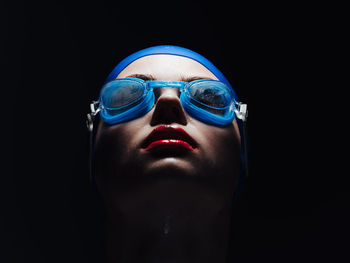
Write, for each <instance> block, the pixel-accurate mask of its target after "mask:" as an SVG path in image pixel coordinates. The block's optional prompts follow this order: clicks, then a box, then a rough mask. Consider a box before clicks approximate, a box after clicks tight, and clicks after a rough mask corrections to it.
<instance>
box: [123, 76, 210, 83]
mask: <svg viewBox="0 0 350 263" xmlns="http://www.w3.org/2000/svg"><path fill="white" fill-rule="evenodd" d="M126 78H139V79H143V80H145V81H146V80H156V78H155V77H154V76H152V75H151V74H131V75H129V76H127V77H126ZM200 79H208V80H214V79H212V78H209V77H201V76H189V77H181V78H180V81H184V82H191V81H195V80H200Z"/></svg>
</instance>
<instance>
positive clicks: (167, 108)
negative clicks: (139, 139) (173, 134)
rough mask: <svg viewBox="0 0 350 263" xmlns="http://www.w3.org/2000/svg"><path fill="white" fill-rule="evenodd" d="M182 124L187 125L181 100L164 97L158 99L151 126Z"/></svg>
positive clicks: (175, 97)
mask: <svg viewBox="0 0 350 263" xmlns="http://www.w3.org/2000/svg"><path fill="white" fill-rule="evenodd" d="M170 123H180V124H182V125H186V124H187V118H186V113H185V112H184V110H183V108H182V105H181V102H180V99H179V98H178V97H177V96H165V95H162V96H161V97H159V98H158V100H157V102H156V105H155V109H154V112H153V116H152V120H151V125H157V124H170Z"/></svg>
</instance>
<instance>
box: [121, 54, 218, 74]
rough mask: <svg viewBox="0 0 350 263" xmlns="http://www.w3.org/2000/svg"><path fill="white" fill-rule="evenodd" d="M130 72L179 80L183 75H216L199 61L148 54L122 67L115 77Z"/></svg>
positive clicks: (174, 56)
mask: <svg viewBox="0 0 350 263" xmlns="http://www.w3.org/2000/svg"><path fill="white" fill-rule="evenodd" d="M132 74H147V75H152V76H153V77H154V78H155V79H158V80H179V79H182V78H184V77H194V76H195V77H202V78H209V79H216V80H217V77H216V76H215V75H214V74H213V73H212V72H211V71H209V70H208V69H207V68H206V67H204V66H203V65H202V64H200V63H199V62H197V61H195V60H192V59H190V58H186V57H181V56H176V55H165V54H164V55H163V54H162V55H159V54H158V55H150V56H145V57H142V58H139V59H137V60H135V61H133V62H132V63H130V64H129V65H128V66H127V67H126V68H125V69H123V70H122V71H121V72H120V73H119V75H118V76H117V78H125V77H127V76H129V75H132Z"/></svg>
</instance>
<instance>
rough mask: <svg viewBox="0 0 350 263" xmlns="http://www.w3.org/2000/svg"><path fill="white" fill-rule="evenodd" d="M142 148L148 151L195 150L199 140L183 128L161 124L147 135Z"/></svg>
mask: <svg viewBox="0 0 350 263" xmlns="http://www.w3.org/2000/svg"><path fill="white" fill-rule="evenodd" d="M142 148H144V149H145V150H146V151H159V150H168V151H172V150H173V151H176V150H181V151H182V150H186V151H193V150H194V149H195V148H197V142H196V141H195V140H194V139H193V138H192V137H191V136H190V135H188V134H187V133H186V132H185V131H184V130H183V129H181V128H174V127H171V126H169V125H161V126H158V127H157V128H155V129H154V130H153V131H152V132H151V133H150V134H149V135H148V136H147V138H146V139H145V141H144V143H143V145H142Z"/></svg>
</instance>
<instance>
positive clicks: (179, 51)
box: [105, 45, 239, 101]
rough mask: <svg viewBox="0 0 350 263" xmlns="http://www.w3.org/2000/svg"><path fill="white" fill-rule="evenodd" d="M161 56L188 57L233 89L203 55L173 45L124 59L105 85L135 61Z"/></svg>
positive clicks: (153, 48)
mask: <svg viewBox="0 0 350 263" xmlns="http://www.w3.org/2000/svg"><path fill="white" fill-rule="evenodd" d="M159 54H166V55H175V56H181V57H186V58H190V59H193V60H195V61H197V62H199V63H200V64H202V65H203V66H204V67H206V68H207V69H208V70H210V71H211V72H212V73H213V74H214V75H215V76H216V77H217V78H218V79H219V80H220V81H221V82H223V83H225V84H226V85H227V86H229V87H230V88H232V86H231V84H230V83H229V81H228V80H227V79H226V77H225V76H224V74H222V73H221V71H220V70H219V69H218V68H217V67H215V66H214V64H213V63H211V62H210V61H209V60H208V59H206V58H205V57H203V56H202V55H200V54H198V53H196V52H194V51H192V50H189V49H187V48H183V47H179V46H173V45H160V46H154V47H149V48H145V49H142V50H140V51H137V52H135V53H133V54H131V55H130V56H128V57H126V58H125V59H123V60H122V61H121V62H120V63H119V64H118V65H117V66H116V67H115V68H114V69H113V71H112V72H111V73H110V74H109V75H108V77H107V79H106V81H105V83H107V82H109V81H111V80H114V79H115V78H116V77H117V76H118V75H119V73H120V72H121V71H122V70H123V69H124V68H126V67H127V66H128V65H129V64H131V63H132V62H133V61H135V60H137V59H139V58H141V57H145V56H150V55H159ZM232 90H233V95H234V98H235V100H236V101H239V100H238V97H237V95H236V92H235V91H234V89H233V88H232Z"/></svg>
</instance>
